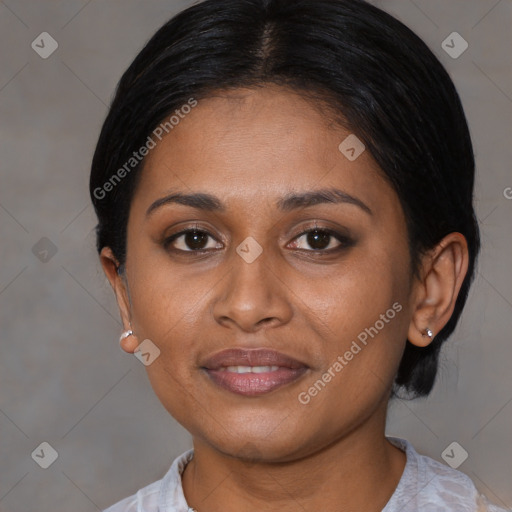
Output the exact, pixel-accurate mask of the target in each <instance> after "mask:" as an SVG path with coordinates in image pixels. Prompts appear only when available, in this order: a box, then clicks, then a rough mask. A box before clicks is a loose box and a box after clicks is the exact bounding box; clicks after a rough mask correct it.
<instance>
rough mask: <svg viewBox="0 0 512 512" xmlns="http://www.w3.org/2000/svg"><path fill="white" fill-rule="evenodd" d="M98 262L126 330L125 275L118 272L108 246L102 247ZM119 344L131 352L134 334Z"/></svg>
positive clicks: (127, 297) (128, 321)
mask: <svg viewBox="0 0 512 512" xmlns="http://www.w3.org/2000/svg"><path fill="white" fill-rule="evenodd" d="M100 262H101V266H102V267H103V271H104V272H105V275H106V276H107V279H108V280H109V282H110V286H112V289H113V290H114V293H115V295H116V300H117V305H118V307H119V313H120V314H121V320H122V322H123V329H124V330H125V331H127V330H129V329H131V328H132V327H131V304H130V294H129V291H128V283H127V281H126V277H125V276H124V275H123V274H122V273H121V272H120V265H119V262H118V261H117V259H116V257H115V256H114V253H113V252H112V250H111V249H110V247H103V249H102V250H101V253H100ZM120 345H121V348H122V349H123V350H124V351H126V352H130V353H133V352H134V351H135V349H136V348H137V345H138V343H137V340H136V338H135V336H128V337H127V338H124V339H123V340H122V341H120Z"/></svg>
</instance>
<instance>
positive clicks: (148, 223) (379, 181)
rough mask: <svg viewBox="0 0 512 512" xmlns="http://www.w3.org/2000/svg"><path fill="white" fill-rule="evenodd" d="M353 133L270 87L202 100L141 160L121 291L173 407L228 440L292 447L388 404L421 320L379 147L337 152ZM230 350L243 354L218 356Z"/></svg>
mask: <svg viewBox="0 0 512 512" xmlns="http://www.w3.org/2000/svg"><path fill="white" fill-rule="evenodd" d="M349 135H350V132H349V131H346V130H344V129H342V128H340V127H338V126H337V125H334V124H332V123H331V122H330V121H329V119H328V118H327V116H326V115H325V113H324V111H323V110H322V109H320V108H319V107H318V105H315V104H313V103H311V102H308V101H306V100H305V99H302V98H301V97H300V96H298V95H296V94H295V93H293V92H290V91H288V90H286V89H280V88H278V87H273V86H272V87H271V86H268V87H264V88H260V89H257V90H256V89H255V90H252V89H251V90H250V89H243V90H237V91H231V92H229V93H228V92H225V93H224V92H223V93H220V92H219V93H218V94H217V95H215V96H214V97H210V98H208V99H204V100H201V101H200V102H199V103H198V105H197V106H196V107H195V108H193V109H192V111H191V112H190V113H189V114H188V115H187V116H185V117H184V119H182V120H181V121H180V123H179V125H177V126H175V127H174V129H173V130H172V131H170V132H169V134H168V135H166V137H164V138H163V139H162V141H161V142H159V143H158V144H157V146H156V147H155V148H154V149H153V150H152V151H151V152H150V154H149V155H148V157H147V159H146V164H145V168H144V170H143V172H142V175H141V180H140V183H139V185H138V188H137V190H136V193H135V195H134V198H133V202H132V205H131V210H130V215H129V221H128V228H127V259H126V274H125V278H126V280H125V282H126V286H127V288H126V294H125V295H124V297H125V298H124V299H123V298H121V300H125V302H126V304H127V305H126V310H127V311H128V313H127V316H129V319H130V321H131V326H132V328H133V330H134V332H135V334H136V336H137V340H138V342H141V341H142V340H145V339H149V340H151V342H152V343H153V344H154V345H156V346H157V347H158V349H159V350H160V355H159V357H157V358H156V359H155V360H154V362H152V363H151V364H150V365H148V366H147V367H146V369H147V372H148V376H149V379H150V381H151V385H152V386H153V389H154V391H155V392H156V394H157V396H158V397H159V399H160V400H161V402H162V404H163V405H164V406H165V408H166V409H167V410H168V411H169V412H170V413H171V415H172V416H174V417H175V418H176V419H177V421H179V422H180V423H181V424H182V425H183V426H184V427H185V428H186V429H187V430H188V431H189V432H191V434H192V435H193V436H194V437H195V438H196V439H201V440H203V441H205V442H207V443H208V444H209V445H210V446H213V447H214V448H216V449H217V450H219V451H220V452H223V453H226V454H231V455H236V454H240V453H243V450H244V449H245V448H244V447H246V446H248V445H251V446H253V447H256V449H257V450H258V452H259V453H260V454H261V456H262V457H264V458H266V459H268V460H276V461H277V460H291V459H293V458H295V457H302V456H305V455H307V454H309V453H312V452H314V451H316V450H319V449H321V448H322V447H323V446H326V445H327V444H329V443H331V442H332V441H333V440H335V439H338V438H341V437H343V436H344V435H345V434H347V433H348V432H350V431H352V430H353V429H354V428H356V427H358V426H359V425H362V424H364V423H365V422H367V421H370V420H371V418H373V417H374V416H375V414H376V411H385V407H386V402H387V398H388V394H389V389H390V386H391V383H392V381H393V378H394V375H395V373H396V370H397V367H398V364H399V361H400V358H401V355H402V351H403V349H404V344H405V340H406V338H407V330H408V327H409V322H410V307H409V305H408V304H409V301H410V297H411V287H412V276H411V271H410V260H409V248H408V243H407V233H406V224H405V219H404V215H403V211H402V208H401V206H400V203H399V200H398V197H397V195H396V193H395V192H394V191H393V190H392V188H391V187H390V186H389V185H388V184H387V182H386V181H385V180H384V179H383V178H382V176H381V174H380V172H379V169H378V167H377V165H376V164H375V162H374V161H373V160H372V158H371V156H370V154H369V152H368V151H363V153H362V154H361V155H360V156H359V157H357V158H356V159H355V160H354V159H353V158H352V159H348V158H347V157H346V156H345V154H348V155H349V156H352V155H351V152H350V151H348V153H345V154H344V153H342V152H341V151H340V150H339V149H338V147H339V145H340V143H342V142H343V141H344V140H345V139H346V138H347V136H349ZM349 140H350V139H349ZM320 191H322V192H323V195H318V194H319V192H320ZM175 194H180V195H181V196H180V197H181V199H175V200H173V199H172V196H173V195H175ZM196 194H207V195H208V197H207V198H205V197H204V196H199V198H198V197H197V196H196V198H195V201H194V200H193V199H194V198H190V197H188V198H187V197H186V196H191V195H196ZM174 197H175V198H176V196H174ZM128 297H129V298H128ZM226 349H241V352H236V353H235V354H234V355H235V356H236V357H235V358H234V359H229V358H226V357H224V358H222V357H220V359H218V360H217V363H216V364H215V360H212V358H213V356H217V355H218V353H220V352H221V351H224V350H226ZM257 349H265V350H266V352H265V351H263V352H262V351H258V350H257ZM243 351H249V352H250V354H248V353H247V352H243ZM268 351H275V352H277V353H278V355H277V356H276V353H275V352H270V353H269V352H268ZM254 354H256V356H254ZM279 354H280V355H281V356H282V357H281V359H280V358H279ZM257 355H259V356H260V358H259V359H258V357H257ZM286 358H289V359H288V360H286ZM290 358H291V359H293V361H294V362H293V364H292V363H291V362H290ZM244 363H245V364H244ZM219 365H220V366H219ZM227 366H229V367H230V368H228V369H226V367H227ZM233 366H249V367H252V370H251V372H250V373H238V372H240V371H242V372H244V371H247V368H245V369H243V368H233ZM255 367H256V368H255ZM269 367H270V368H269ZM276 367H278V368H277V369H276ZM255 372H261V373H255ZM379 421H380V420H379Z"/></svg>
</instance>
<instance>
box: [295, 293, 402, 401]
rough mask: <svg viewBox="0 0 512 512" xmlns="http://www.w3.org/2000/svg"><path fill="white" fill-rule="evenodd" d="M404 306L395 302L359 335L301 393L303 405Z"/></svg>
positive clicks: (299, 398) (300, 398) (300, 399)
mask: <svg viewBox="0 0 512 512" xmlns="http://www.w3.org/2000/svg"><path fill="white" fill-rule="evenodd" d="M402 309H403V308H402V305H401V304H400V303H399V302H395V303H394V304H393V305H392V306H391V307H390V308H389V309H388V310H387V311H386V312H385V313H383V314H381V315H380V317H379V320H377V321H376V322H375V323H374V324H373V325H372V326H371V327H367V328H365V329H364V330H363V331H361V332H360V333H359V334H358V335H357V340H353V341H352V343H351V345H350V348H349V349H348V350H347V351H345V353H344V354H343V355H339V356H338V357H337V358H336V361H334V363H333V364H331V366H329V368H328V369H327V370H326V371H325V372H324V373H323V374H322V377H321V378H320V379H318V380H317V381H316V382H315V383H314V384H313V385H311V386H310V387H309V388H308V389H307V391H301V392H300V393H299V394H298V396H297V399H298V400H299V402H300V403H301V404H302V405H307V404H309V402H311V399H312V398H313V397H315V396H317V395H318V393H320V391H322V390H323V389H324V388H325V386H326V385H327V384H328V383H329V382H331V380H332V379H333V378H334V377H336V375H337V374H339V373H340V372H341V371H342V370H343V369H344V368H345V366H347V365H348V363H349V362H350V361H352V359H354V356H356V355H357V354H359V352H361V350H362V349H363V348H364V347H366V346H367V345H368V341H369V339H368V337H370V338H372V339H373V338H374V337H375V336H377V335H378V334H379V332H380V331H381V330H382V329H384V327H385V326H386V324H389V322H390V321H391V320H393V318H395V316H396V314H397V313H400V311H402Z"/></svg>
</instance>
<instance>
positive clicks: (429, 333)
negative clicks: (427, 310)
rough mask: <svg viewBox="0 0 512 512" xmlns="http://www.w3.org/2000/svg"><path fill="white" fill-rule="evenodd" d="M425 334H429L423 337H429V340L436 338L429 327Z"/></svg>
mask: <svg viewBox="0 0 512 512" xmlns="http://www.w3.org/2000/svg"><path fill="white" fill-rule="evenodd" d="M425 332H426V333H427V334H426V335H425V334H422V336H428V337H429V338H432V337H433V336H434V333H433V332H432V331H431V330H430V329H429V328H428V327H427V328H426V329H425Z"/></svg>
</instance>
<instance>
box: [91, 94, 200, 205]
mask: <svg viewBox="0 0 512 512" xmlns="http://www.w3.org/2000/svg"><path fill="white" fill-rule="evenodd" d="M196 106H197V100H196V99H194V98H190V99H189V100H188V101H187V103H185V104H184V105H182V106H181V107H180V108H179V109H176V110H175V111H174V114H173V115H172V116H170V117H169V119H168V120H167V121H164V122H162V123H160V124H159V125H158V126H157V127H156V128H155V129H154V130H153V132H152V134H151V135H148V138H147V139H146V142H145V143H144V145H142V146H141V147H140V148H139V150H138V151H134V152H133V153H132V156H131V157H130V158H129V159H128V160H127V161H126V162H125V163H124V165H123V166H122V167H120V168H119V169H118V170H117V171H116V172H115V173H114V174H112V176H111V177H110V179H108V180H107V181H106V182H105V183H104V184H103V186H101V187H96V188H95V189H94V191H93V194H94V197H95V198H96V199H100V200H101V199H104V198H105V197H106V196H107V194H108V193H109V192H112V190H114V188H115V187H116V186H117V185H118V184H119V183H121V180H122V179H123V178H125V177H126V175H127V174H129V173H130V172H131V171H132V170H133V169H135V167H137V165H139V163H140V162H142V160H143V159H144V157H145V156H147V155H148V154H149V152H150V151H151V150H152V149H154V148H156V145H157V142H160V141H161V140H162V138H163V137H164V135H165V134H167V133H169V132H170V131H171V130H173V129H174V128H175V127H176V126H178V124H179V123H180V121H181V120H182V119H184V118H185V116H186V115H187V114H190V112H191V111H192V109H193V108H194V107H196ZM155 139H158V141H156V140H155Z"/></svg>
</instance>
